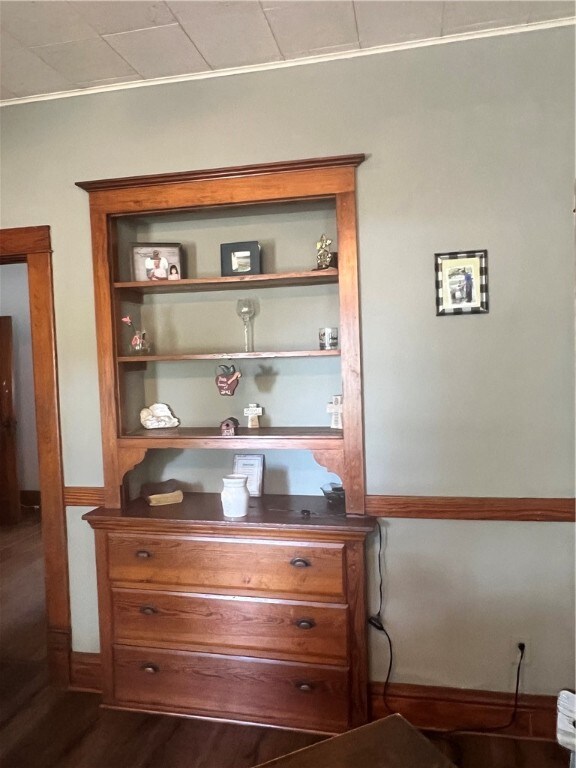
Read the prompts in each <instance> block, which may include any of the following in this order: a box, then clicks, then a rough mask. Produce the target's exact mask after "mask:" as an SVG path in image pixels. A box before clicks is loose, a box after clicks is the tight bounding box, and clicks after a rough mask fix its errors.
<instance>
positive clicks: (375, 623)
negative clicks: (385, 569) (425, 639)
mask: <svg viewBox="0 0 576 768" xmlns="http://www.w3.org/2000/svg"><path fill="white" fill-rule="evenodd" d="M378 575H379V577H380V578H379V580H380V584H379V593H380V603H379V605H378V611H377V612H376V613H375V614H374V616H370V618H369V619H368V624H370V626H371V627H374V629H377V630H378V632H382V633H383V634H384V635H385V637H386V640H388V650H389V657H388V672H387V673H386V679H385V680H384V688H383V689H382V701H383V702H384V706H385V707H386V709H387V710H388V712H389V713H390V714H391V715H393V714H394V711H393V710H392V708H391V707H390V705H389V704H388V699H387V693H388V684H389V683H390V676H391V674H392V665H393V662H394V653H393V651H392V638H391V637H390V635H389V634H388V632H387V631H386V629H385V628H384V624H383V623H382V607H383V602H384V591H383V586H384V577H383V574H382V527H381V525H380V520H378Z"/></svg>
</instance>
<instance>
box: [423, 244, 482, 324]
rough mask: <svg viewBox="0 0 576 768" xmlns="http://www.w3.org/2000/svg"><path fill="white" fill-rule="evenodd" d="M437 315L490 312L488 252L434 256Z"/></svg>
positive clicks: (454, 252)
mask: <svg viewBox="0 0 576 768" xmlns="http://www.w3.org/2000/svg"><path fill="white" fill-rule="evenodd" d="M434 267H435V273H436V314H437V315H471V314H480V313H486V312H488V251H485V250H484V251H449V252H447V253H435V254H434Z"/></svg>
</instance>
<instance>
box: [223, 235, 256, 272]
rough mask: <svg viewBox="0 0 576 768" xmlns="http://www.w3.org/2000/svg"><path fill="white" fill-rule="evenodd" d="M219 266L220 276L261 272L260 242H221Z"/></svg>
mask: <svg viewBox="0 0 576 768" xmlns="http://www.w3.org/2000/svg"><path fill="white" fill-rule="evenodd" d="M220 268H221V274H222V277H243V276H244V275H260V274H262V272H261V265H260V243H259V242H258V241H257V240H247V241H245V242H240V243H222V244H221V245H220Z"/></svg>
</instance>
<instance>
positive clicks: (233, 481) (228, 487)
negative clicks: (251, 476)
mask: <svg viewBox="0 0 576 768" xmlns="http://www.w3.org/2000/svg"><path fill="white" fill-rule="evenodd" d="M247 481H248V478H247V476H246V475H226V477H223V478H222V482H223V483H224V489H223V490H222V493H221V494H220V497H221V499H222V511H223V512H224V517H230V518H236V517H246V515H247V514H248V502H249V500H250V494H249V493H248V488H247V487H246V483H247Z"/></svg>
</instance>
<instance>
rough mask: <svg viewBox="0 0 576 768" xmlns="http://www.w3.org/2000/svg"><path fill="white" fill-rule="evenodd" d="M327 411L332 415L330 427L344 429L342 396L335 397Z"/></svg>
mask: <svg viewBox="0 0 576 768" xmlns="http://www.w3.org/2000/svg"><path fill="white" fill-rule="evenodd" d="M326 411H327V412H328V413H331V414H332V421H331V424H330V427H331V428H332V429H342V395H334V396H333V397H332V401H331V402H330V403H328V405H327V406H326Z"/></svg>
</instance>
